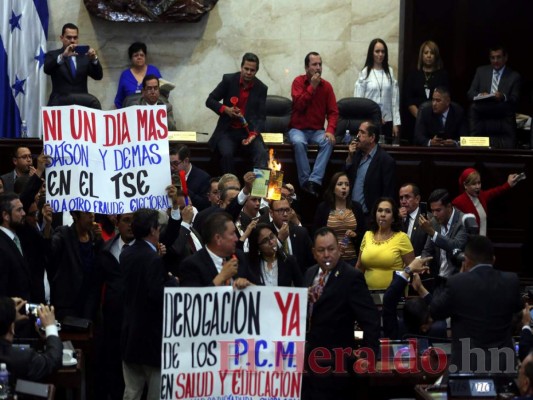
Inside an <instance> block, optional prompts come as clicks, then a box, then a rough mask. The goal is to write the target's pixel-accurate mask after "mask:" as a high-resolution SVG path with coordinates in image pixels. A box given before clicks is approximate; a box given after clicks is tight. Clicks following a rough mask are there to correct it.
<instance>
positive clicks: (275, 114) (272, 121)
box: [264, 95, 292, 134]
mask: <svg viewBox="0 0 533 400" xmlns="http://www.w3.org/2000/svg"><path fill="white" fill-rule="evenodd" d="M291 111H292V101H291V100H290V99H288V98H287V97H283V96H276V95H268V96H267V99H266V121H265V128H264V131H265V132H273V133H283V134H286V133H287V132H288V130H289V123H290V122H291Z"/></svg>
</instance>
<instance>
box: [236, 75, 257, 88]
mask: <svg viewBox="0 0 533 400" xmlns="http://www.w3.org/2000/svg"><path fill="white" fill-rule="evenodd" d="M254 83H255V78H253V79H252V81H251V82H250V83H248V84H246V83H245V82H244V79H242V75H241V77H240V78H239V86H240V87H241V88H243V89H244V90H251V89H252V88H253V87H254Z"/></svg>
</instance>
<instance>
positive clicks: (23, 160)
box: [0, 146, 32, 193]
mask: <svg viewBox="0 0 533 400" xmlns="http://www.w3.org/2000/svg"><path fill="white" fill-rule="evenodd" d="M13 165H14V166H15V169H14V170H12V171H9V172H7V173H5V174H4V175H2V176H0V179H2V182H4V192H5V193H8V192H13V191H14V187H15V181H16V180H17V178H18V177H19V176H22V175H28V174H29V173H30V169H31V168H32V158H31V151H30V149H28V148H27V147H25V146H17V147H16V148H15V151H14V152H13Z"/></svg>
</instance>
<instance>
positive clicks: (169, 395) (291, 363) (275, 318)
mask: <svg viewBox="0 0 533 400" xmlns="http://www.w3.org/2000/svg"><path fill="white" fill-rule="evenodd" d="M306 315H307V289H306V288H304V289H300V288H288V287H264V286H250V287H248V288H246V289H244V290H236V289H233V288H231V287H229V286H225V287H216V288H215V287H209V288H166V289H165V306H164V321H163V347H162V362H161V399H194V400H209V399H216V400H230V399H233V400H238V399H241V400H245V399H246V400H260V399H266V398H276V399H280V400H288V399H291V400H295V399H299V398H300V393H301V378H302V371H303V367H304V365H303V362H304V351H305V350H304V347H305V322H306Z"/></svg>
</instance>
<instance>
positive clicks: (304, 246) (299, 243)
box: [271, 223, 315, 275]
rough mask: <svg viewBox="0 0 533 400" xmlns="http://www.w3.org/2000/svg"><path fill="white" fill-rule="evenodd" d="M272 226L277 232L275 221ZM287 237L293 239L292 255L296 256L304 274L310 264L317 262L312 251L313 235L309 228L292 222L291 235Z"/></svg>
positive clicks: (290, 225)
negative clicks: (310, 233)
mask: <svg viewBox="0 0 533 400" xmlns="http://www.w3.org/2000/svg"><path fill="white" fill-rule="evenodd" d="M271 226H272V229H273V231H274V232H275V233H276V234H277V232H278V229H277V228H276V226H275V225H274V223H271ZM287 239H289V240H290V241H291V247H292V255H293V256H294V258H296V261H297V262H298V265H299V266H300V270H301V271H302V275H303V274H305V271H307V269H308V268H309V267H310V266H312V265H314V264H315V258H314V257H313V253H312V252H311V248H312V247H313V242H312V241H311V237H310V236H309V233H308V232H307V229H305V228H304V227H303V226H298V225H294V224H292V223H290V224H289V236H288V238H287Z"/></svg>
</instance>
